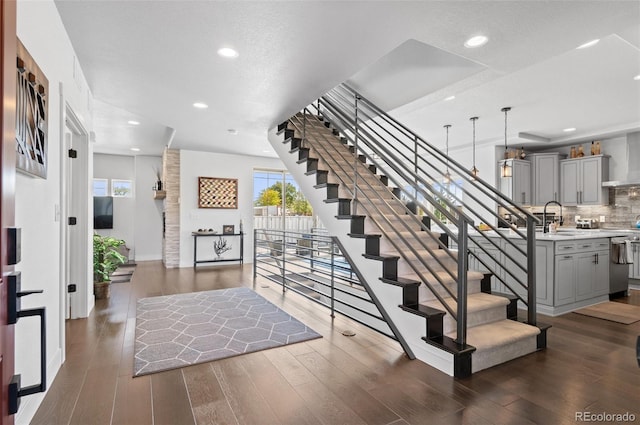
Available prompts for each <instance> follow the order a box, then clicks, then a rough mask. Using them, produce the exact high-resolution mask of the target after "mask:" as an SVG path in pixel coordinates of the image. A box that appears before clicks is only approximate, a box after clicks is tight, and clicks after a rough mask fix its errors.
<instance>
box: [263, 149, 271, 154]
mask: <svg viewBox="0 0 640 425" xmlns="http://www.w3.org/2000/svg"><path fill="white" fill-rule="evenodd" d="M262 152H264V153H270V152H271V151H270V150H267V149H265V150H263V151H262Z"/></svg>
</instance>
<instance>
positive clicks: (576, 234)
mask: <svg viewBox="0 0 640 425" xmlns="http://www.w3.org/2000/svg"><path fill="white" fill-rule="evenodd" d="M518 230H519V231H520V232H521V233H524V234H526V231H527V229H525V228H521V229H518ZM477 233H478V232H469V235H470V236H473V235H474V234H477ZM483 233H484V234H485V235H487V236H495V237H497V236H498V235H497V233H496V232H495V231H493V230H490V231H486V232H483ZM500 233H501V234H502V235H503V236H506V237H508V238H518V239H519V238H520V236H518V235H517V234H516V233H515V232H514V231H512V230H510V229H500ZM621 236H622V237H625V236H629V237H631V238H634V237H635V238H637V240H636V241H634V242H638V243H640V230H632V229H575V228H568V227H567V228H564V227H561V228H560V229H559V230H558V233H542V232H541V231H540V232H536V240H540V241H570V240H580V239H594V238H617V237H621Z"/></svg>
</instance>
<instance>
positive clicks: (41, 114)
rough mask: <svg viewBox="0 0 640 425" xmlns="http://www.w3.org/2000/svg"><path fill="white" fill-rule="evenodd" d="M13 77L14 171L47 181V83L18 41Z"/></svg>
mask: <svg viewBox="0 0 640 425" xmlns="http://www.w3.org/2000/svg"><path fill="white" fill-rule="evenodd" d="M16 77H17V80H16V169H17V170H18V171H22V172H24V173H27V174H31V175H33V176H36V177H41V178H43V179H46V178H47V165H48V164H47V162H48V159H47V148H48V146H47V145H48V142H47V126H48V125H47V124H48V121H47V119H48V116H49V113H48V108H47V103H48V96H49V80H47V77H45V76H44V74H43V73H42V71H41V70H40V67H39V66H38V64H36V62H35V61H34V60H33V58H32V57H31V55H30V54H29V52H28V51H27V49H26V48H25V47H24V46H23V45H22V43H21V42H20V41H19V40H18V57H17V61H16Z"/></svg>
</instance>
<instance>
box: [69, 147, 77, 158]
mask: <svg viewBox="0 0 640 425" xmlns="http://www.w3.org/2000/svg"><path fill="white" fill-rule="evenodd" d="M77 157H78V151H77V150H75V149H69V158H77Z"/></svg>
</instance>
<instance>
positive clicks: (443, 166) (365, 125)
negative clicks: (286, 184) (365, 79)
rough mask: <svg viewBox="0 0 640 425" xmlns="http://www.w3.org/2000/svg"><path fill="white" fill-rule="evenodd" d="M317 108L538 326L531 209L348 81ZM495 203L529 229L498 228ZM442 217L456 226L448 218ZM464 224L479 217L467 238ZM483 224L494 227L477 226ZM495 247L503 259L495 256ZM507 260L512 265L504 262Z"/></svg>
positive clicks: (333, 91)
mask: <svg viewBox="0 0 640 425" xmlns="http://www.w3.org/2000/svg"><path fill="white" fill-rule="evenodd" d="M315 108H316V109H317V110H318V112H319V114H320V115H322V116H323V117H324V118H325V119H327V120H328V121H330V122H331V123H332V125H333V126H334V127H335V128H337V129H339V130H340V133H341V135H342V136H343V137H346V138H347V139H348V140H349V141H350V143H351V145H352V146H354V151H355V152H356V156H358V155H364V156H365V157H366V159H367V161H368V162H370V163H371V164H373V165H375V166H376V167H377V168H378V169H380V170H382V171H383V172H384V173H385V174H386V175H387V177H388V178H389V180H390V181H392V182H393V184H394V185H396V186H397V187H398V188H399V189H400V190H401V192H402V195H403V197H404V198H406V199H408V200H410V201H411V202H413V203H414V204H416V205H418V206H419V207H420V208H421V209H422V210H423V211H424V213H425V214H426V215H427V216H428V217H429V218H430V219H431V221H432V223H434V224H436V225H438V226H439V227H440V228H441V229H442V230H443V231H444V232H445V233H447V234H448V235H449V236H450V238H451V239H452V240H455V241H456V242H457V245H458V258H459V259H460V258H462V257H466V256H467V254H468V255H469V256H472V257H473V258H474V259H475V260H476V261H477V262H478V263H480V264H482V265H483V266H484V267H485V268H486V269H488V270H489V271H491V272H492V273H493V274H494V276H495V278H496V279H497V280H499V281H500V282H501V283H503V285H504V286H505V287H506V288H508V289H509V291H511V292H513V293H514V295H516V296H517V297H518V299H519V300H520V301H522V302H523V303H524V304H525V305H526V306H527V309H528V314H527V318H528V322H529V323H531V324H535V267H534V261H535V233H534V232H535V223H536V222H537V219H536V218H535V217H534V216H533V215H531V214H530V213H529V212H527V211H526V210H524V209H523V208H521V207H520V206H518V205H517V204H515V203H513V202H512V201H511V200H510V199H509V198H507V197H506V196H504V195H503V194H502V193H500V192H498V191H497V190H496V189H494V188H493V187H492V186H491V185H489V184H488V183H486V182H485V181H483V180H481V179H479V178H477V177H476V176H474V175H473V174H472V173H471V172H470V171H469V170H467V169H466V168H464V167H463V166H462V165H461V164H459V163H458V162H457V161H455V160H453V159H452V158H450V157H447V156H446V155H445V154H444V153H442V152H441V151H440V150H439V149H438V148H436V147H435V146H433V145H432V144H430V143H428V142H426V141H425V140H423V139H422V138H421V137H420V136H418V135H416V134H415V133H413V132H412V131H410V130H409V129H407V128H406V127H404V126H403V125H402V124H400V123H398V122H397V121H396V120H394V119H393V118H392V117H390V116H389V115H388V114H386V113H385V112H384V111H382V110H380V109H379V108H377V107H376V106H375V105H373V104H372V103H371V102H369V101H367V100H366V99H365V98H363V97H362V96H361V95H359V94H358V93H357V92H356V91H355V90H353V89H351V88H350V87H348V86H346V85H341V86H339V87H337V88H336V89H334V90H332V91H331V92H329V93H327V94H326V95H325V96H323V97H322V98H321V99H319V100H318V102H317V104H316V106H315ZM450 172H452V173H455V174H457V175H458V179H459V181H454V182H451V183H449V184H442V183H441V182H442V181H443V179H444V177H445V176H447V175H449V173H450ZM354 180H355V179H354ZM354 185H355V184H354ZM357 194H358V192H357V191H356V196H354V198H356V199H357ZM495 205H497V206H499V207H502V208H503V209H504V210H505V211H507V212H509V213H510V214H511V215H512V216H513V217H518V218H519V219H520V220H524V221H525V222H526V223H527V228H526V232H522V231H521V230H520V229H518V228H517V227H515V226H513V225H510V224H508V223H504V221H503V222H502V224H507V225H508V226H509V229H507V231H508V234H506V233H505V232H503V231H501V230H500V229H498V228H497V223H498V222H500V221H501V220H502V218H501V217H500V216H499V215H498V214H497V212H496V211H495V209H494V208H495V207H494V206H495ZM443 210H444V211H443ZM461 217H462V218H464V220H460V218H461ZM445 218H446V220H447V221H448V222H450V223H451V224H452V228H450V227H449V226H447V225H446V224H445V223H444V222H443V219H445ZM466 223H469V224H472V226H473V223H478V225H475V226H473V228H474V230H475V231H474V232H473V234H472V235H470V236H467V235H465V233H466ZM480 223H484V224H485V225H486V226H488V228H490V229H491V230H492V232H491V233H486V232H483V231H480V226H479V224H480ZM496 241H497V242H496ZM523 242H524V244H523ZM492 248H493V249H492ZM494 251H497V252H498V253H499V256H500V258H495V256H496V255H495V253H494ZM463 254H464V255H463ZM487 257H488V259H487ZM505 260H508V262H509V264H510V266H511V267H513V268H514V269H511V267H509V268H507V267H505V264H506V263H507V261H505ZM522 274H524V275H525V277H524V278H522V277H521V276H520V275H522ZM459 275H460V273H459ZM519 288H523V289H524V292H523V290H520V289H519ZM459 298H460V293H459V294H458V299H459Z"/></svg>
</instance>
